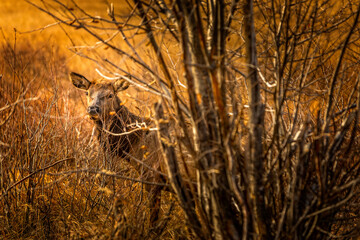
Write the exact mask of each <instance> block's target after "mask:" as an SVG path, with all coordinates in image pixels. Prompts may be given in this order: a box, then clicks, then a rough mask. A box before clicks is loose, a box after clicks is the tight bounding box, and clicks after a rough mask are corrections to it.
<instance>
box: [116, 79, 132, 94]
mask: <svg viewBox="0 0 360 240" xmlns="http://www.w3.org/2000/svg"><path fill="white" fill-rule="evenodd" d="M126 77H128V78H130V76H126ZM113 86H114V90H115V92H120V91H124V90H126V89H128V87H129V86H130V83H129V82H128V81H127V80H125V79H123V78H119V79H116V80H115V82H114V83H113Z"/></svg>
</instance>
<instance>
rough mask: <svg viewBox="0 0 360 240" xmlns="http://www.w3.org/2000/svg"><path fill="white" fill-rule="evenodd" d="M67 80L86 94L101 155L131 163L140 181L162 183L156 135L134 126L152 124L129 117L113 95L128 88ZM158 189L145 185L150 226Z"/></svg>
mask: <svg viewBox="0 0 360 240" xmlns="http://www.w3.org/2000/svg"><path fill="white" fill-rule="evenodd" d="M70 78H71V80H72V82H73V84H74V86H75V87H77V88H79V89H82V90H85V91H87V96H88V97H87V98H88V113H89V115H90V118H91V119H92V120H93V121H94V123H95V125H96V127H97V137H98V140H99V142H100V145H101V146H102V148H103V149H104V151H105V152H106V153H107V154H110V156H111V158H112V159H114V158H116V157H120V158H121V159H123V160H125V161H127V162H128V163H130V165H131V166H133V167H134V168H135V170H136V171H137V172H138V174H139V177H140V178H141V179H142V180H143V181H145V182H158V183H163V182H164V181H165V179H164V178H163V177H162V175H160V174H159V173H158V171H160V162H161V153H160V150H159V149H160V148H159V141H158V139H157V136H156V132H151V131H149V129H148V128H142V129H139V128H138V127H136V124H142V125H145V126H150V125H152V122H151V121H150V120H148V119H144V118H141V117H139V116H137V115H135V114H133V113H131V112H130V111H129V110H128V109H127V108H126V107H125V106H123V105H122V104H121V100H120V99H119V97H118V96H117V95H116V94H117V92H118V91H122V90H125V89H127V87H128V84H127V83H126V82H125V81H124V80H121V79H119V80H117V81H115V82H108V81H96V82H90V81H89V80H87V79H86V78H85V77H83V76H82V75H80V74H77V73H71V74H70ZM119 134H121V135H119ZM154 170H155V171H154ZM161 189H162V187H161V186H158V185H146V190H147V191H148V192H149V203H150V204H151V205H152V206H151V209H152V211H151V213H150V214H151V216H150V221H151V223H154V222H155V221H156V220H157V218H158V212H159V208H160V196H161V195H160V194H161Z"/></svg>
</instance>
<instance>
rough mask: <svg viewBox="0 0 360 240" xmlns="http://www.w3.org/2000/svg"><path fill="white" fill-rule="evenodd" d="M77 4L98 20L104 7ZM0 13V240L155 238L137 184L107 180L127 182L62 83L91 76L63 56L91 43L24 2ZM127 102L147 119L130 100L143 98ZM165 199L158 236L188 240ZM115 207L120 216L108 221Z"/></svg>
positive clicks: (90, 67) (79, 100) (82, 63)
mask: <svg viewBox="0 0 360 240" xmlns="http://www.w3.org/2000/svg"><path fill="white" fill-rule="evenodd" d="M32 2H34V3H36V4H39V6H41V1H32ZM112 2H113V3H114V7H115V9H116V11H117V13H118V14H127V13H128V9H129V8H128V7H127V4H126V3H125V1H122V0H120V1H119V0H118V1H112ZM64 3H65V4H67V6H69V7H71V6H72V5H71V4H73V3H72V1H64ZM76 3H77V4H79V6H81V7H82V8H84V9H85V10H86V11H88V12H89V13H91V14H95V15H98V14H99V15H101V14H102V15H106V10H107V5H106V4H105V2H104V1H100V0H96V1H95V0H94V1H88V0H81V1H76ZM56 10H58V9H56ZM0 14H1V18H0V26H1V32H2V35H1V40H0V45H1V49H0V52H1V57H0V74H2V79H1V80H0V108H1V112H0V124H1V126H0V129H1V134H0V135H1V136H0V171H1V172H0V176H1V177H0V178H1V179H0V189H1V194H0V195H1V199H0V239H84V238H85V239H92V238H96V239H109V238H113V237H114V236H115V235H120V236H126V238H130V239H148V238H152V237H155V236H156V234H155V233H154V232H156V231H154V229H151V228H150V227H149V225H148V217H147V216H148V212H149V207H148V206H147V198H146V192H145V190H144V187H143V185H142V184H139V183H136V182H133V181H128V180H122V179H121V178H119V177H116V176H114V175H115V172H118V171H120V173H122V172H124V173H125V175H127V176H129V177H135V175H134V173H133V172H132V171H131V170H129V167H128V166H123V165H122V164H121V163H112V162H107V161H106V159H105V156H104V155H103V153H102V152H101V151H99V150H98V145H97V141H96V139H95V137H94V136H92V135H91V132H92V130H93V129H92V125H91V122H90V120H89V119H88V118H87V116H86V113H85V96H84V95H83V94H80V92H79V91H78V90H75V88H73V87H72V84H71V83H70V81H69V79H68V74H69V72H70V71H75V72H79V73H82V74H84V75H86V76H87V77H89V79H91V78H96V77H99V76H98V74H97V73H96V72H95V67H96V64H94V63H93V62H91V61H89V60H86V59H84V58H81V57H79V56H77V55H76V54H75V53H74V52H72V51H71V49H74V47H75V46H76V47H77V46H83V45H85V44H87V45H92V44H96V40H95V39H94V38H91V37H88V36H87V35H86V34H85V33H84V32H82V31H80V30H74V29H70V28H63V27H60V26H59V24H56V21H55V20H54V19H52V18H51V17H49V16H48V15H46V14H45V13H43V12H41V11H39V10H38V9H36V8H35V7H33V6H32V5H31V4H29V3H28V2H26V1H22V0H20V1H13V0H2V1H0ZM69 36H71V38H70V37H69ZM103 50H104V51H105V54H107V53H106V49H103ZM80 51H81V50H80ZM109 57H111V56H109ZM134 94H135V96H136V97H134V96H131V95H134ZM126 98H129V99H130V101H126V102H128V103H126V104H127V105H128V106H129V107H130V108H133V109H134V110H135V111H136V110H137V111H142V112H143V113H144V114H147V115H148V114H150V113H149V109H148V107H147V104H144V103H143V102H140V103H138V102H137V101H139V100H137V101H131V100H132V99H135V98H137V99H139V98H140V99H141V98H143V99H145V100H146V99H148V97H147V96H145V95H144V94H143V93H141V92H138V91H136V90H134V89H130V91H128V93H127V94H126ZM139 104H141V105H142V109H139V108H138V105H139ZM105 169H108V170H105ZM118 173H119V172H118ZM163 199H166V201H165V200H164V203H163V204H162V206H163V212H164V213H163V214H164V216H163V218H162V221H163V223H164V224H165V225H166V226H167V229H168V230H167V231H165V232H164V233H163V236H162V238H164V239H166V238H174V237H176V236H184V235H187V230H186V228H184V220H183V219H184V217H183V216H182V213H181V212H180V211H179V210H178V207H177V205H176V202H175V200H174V199H173V198H171V197H170V196H165V197H164V198H163ZM114 207H118V208H119V211H120V212H121V213H120V214H118V215H116V216H115V215H114V212H116V211H114ZM170 214H171V216H172V217H171V219H169V217H168V216H169V215H170ZM169 220H170V221H169Z"/></svg>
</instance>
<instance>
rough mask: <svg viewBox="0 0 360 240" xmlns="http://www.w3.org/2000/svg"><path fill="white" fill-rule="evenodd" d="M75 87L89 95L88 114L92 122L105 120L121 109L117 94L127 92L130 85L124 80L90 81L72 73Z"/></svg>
mask: <svg viewBox="0 0 360 240" xmlns="http://www.w3.org/2000/svg"><path fill="white" fill-rule="evenodd" d="M70 79H71V81H72V83H73V85H74V86H75V87H77V88H79V89H81V90H83V91H85V94H86V95H87V104H88V108H87V112H88V114H89V115H90V118H91V119H92V120H99V119H100V120H105V119H107V118H108V117H109V116H110V115H111V113H113V112H117V110H119V109H120V107H121V100H120V98H119V97H118V96H117V93H118V92H120V91H123V90H126V89H127V88H128V87H129V83H128V82H127V81H126V80H125V79H122V78H119V79H117V80H115V81H112V82H109V81H89V80H88V79H86V78H85V77H84V76H82V75H80V74H78V73H74V72H72V73H70Z"/></svg>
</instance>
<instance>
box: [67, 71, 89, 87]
mask: <svg viewBox="0 0 360 240" xmlns="http://www.w3.org/2000/svg"><path fill="white" fill-rule="evenodd" d="M70 80H71V82H72V84H74V86H75V87H77V88H80V89H82V90H88V89H89V87H90V85H91V82H90V81H89V80H87V79H86V78H85V77H84V76H83V75H80V74H78V73H74V72H71V73H70Z"/></svg>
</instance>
